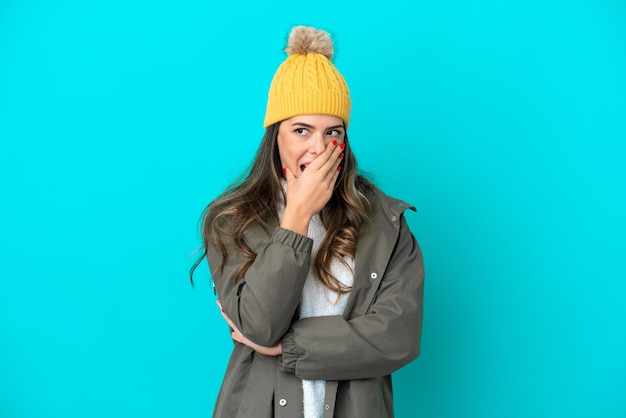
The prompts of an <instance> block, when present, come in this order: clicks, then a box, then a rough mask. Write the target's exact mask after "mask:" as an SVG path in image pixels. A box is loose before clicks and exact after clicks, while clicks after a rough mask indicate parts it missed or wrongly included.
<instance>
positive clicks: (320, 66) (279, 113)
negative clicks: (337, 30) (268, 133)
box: [263, 26, 352, 128]
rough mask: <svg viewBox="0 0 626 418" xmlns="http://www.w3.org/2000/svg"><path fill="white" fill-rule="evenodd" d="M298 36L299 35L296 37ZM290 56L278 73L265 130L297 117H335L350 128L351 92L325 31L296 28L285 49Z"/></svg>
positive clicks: (274, 79)
mask: <svg viewBox="0 0 626 418" xmlns="http://www.w3.org/2000/svg"><path fill="white" fill-rule="evenodd" d="M294 35H295V36H294ZM285 50H286V51H287V53H288V54H289V57H288V58H287V59H286V60H285V61H283V63H282V64H281V65H280V67H278V70H277V71H276V73H275V74H274V78H273V79H272V84H271V85H270V90H269V93H268V98H267V109H266V112H265V121H264V123H263V126H264V127H266V128H267V127H268V126H270V125H272V124H274V123H276V122H280V121H283V120H285V119H289V118H291V117H293V116H297V115H314V114H323V115H333V116H337V117H338V118H341V119H342V120H343V121H344V123H345V125H346V128H347V127H348V124H349V122H350V108H351V106H352V103H351V101H350V92H349V90H348V85H347V83H346V80H345V79H344V78H343V76H342V75H341V73H340V72H339V71H338V70H337V68H335V66H334V65H333V63H332V62H331V60H330V59H331V58H332V52H333V42H332V40H331V39H330V35H328V33H327V32H325V31H322V30H317V29H314V28H311V27H306V26H297V27H295V28H293V30H292V33H291V35H290V37H289V44H288V45H287V48H285Z"/></svg>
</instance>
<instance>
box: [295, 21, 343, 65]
mask: <svg viewBox="0 0 626 418" xmlns="http://www.w3.org/2000/svg"><path fill="white" fill-rule="evenodd" d="M285 52H286V53H287V55H294V54H300V55H306V54H309V53H317V54H322V55H324V56H325V57H326V58H328V59H332V57H333V53H334V52H335V51H334V48H333V41H331V40H330V35H328V32H326V31H323V30H319V29H315V28H312V27H310V26H296V27H295V28H293V29H292V30H291V33H290V34H289V39H288V40H287V46H286V47H285Z"/></svg>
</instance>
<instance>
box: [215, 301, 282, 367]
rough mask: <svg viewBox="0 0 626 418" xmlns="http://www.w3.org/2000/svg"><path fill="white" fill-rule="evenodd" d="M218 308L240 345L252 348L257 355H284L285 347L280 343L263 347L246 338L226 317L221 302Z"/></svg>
mask: <svg viewBox="0 0 626 418" xmlns="http://www.w3.org/2000/svg"><path fill="white" fill-rule="evenodd" d="M217 306H219V307H220V310H221V311H222V316H223V317H224V319H225V320H226V322H228V325H229V326H230V328H231V329H232V330H233V332H232V334H231V336H232V337H233V340H235V341H237V342H238V343H241V344H244V345H247V346H248V347H250V348H251V349H253V350H254V351H256V352H257V353H259V354H263V355H264V356H280V355H281V354H282V353H283V347H282V345H281V344H280V343H278V344H277V345H275V346H274V347H264V346H262V345H258V344H255V343H253V342H252V341H250V340H249V339H248V338H246V336H245V335H243V334H242V333H241V331H239V329H238V328H237V327H236V326H235V324H234V323H233V321H231V319H230V318H229V317H228V315H226V312H224V309H223V308H222V304H221V303H220V301H219V300H218V301H217Z"/></svg>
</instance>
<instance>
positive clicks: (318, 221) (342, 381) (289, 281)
mask: <svg viewBox="0 0 626 418" xmlns="http://www.w3.org/2000/svg"><path fill="white" fill-rule="evenodd" d="M286 52H287V54H288V55H289V56H288V58H287V59H286V60H285V61H284V62H283V63H282V65H281V66H280V67H279V69H278V71H277V72H276V74H275V75H274V79H273V81H272V84H271V87H270V92H269V96H268V103H267V111H266V116H265V124H264V125H265V128H266V132H265V136H264V137H263V140H262V142H261V145H260V148H259V150H258V152H257V155H256V158H255V159H254V162H253V164H252V166H251V168H250V169H249V171H248V172H247V173H246V175H245V176H244V178H243V180H241V181H239V182H237V183H235V184H233V185H232V186H231V187H229V188H228V189H227V190H226V191H225V192H224V193H223V194H222V195H221V196H220V197H218V198H217V199H216V200H215V201H213V202H212V203H211V204H209V205H208V206H207V208H206V210H205V212H204V215H203V223H202V233H203V237H204V254H203V257H205V256H206V258H207V260H208V262H209V267H210V270H211V274H212V276H213V280H214V283H215V287H216V290H217V293H218V296H219V300H218V304H219V306H220V308H221V309H222V315H223V317H224V319H225V320H226V321H227V322H228V324H229V325H230V327H231V330H232V333H231V337H232V339H233V340H234V341H235V345H234V348H233V352H232V355H231V358H230V362H229V364H228V369H227V371H226V376H225V377H224V381H223V384H222V388H221V390H220V393H219V396H218V400H217V404H216V406H215V411H214V416H215V417H225V418H233V417H251V418H265V417H289V418H291V417H304V418H318V417H341V418H352V417H354V418H357V417H358V418H365V417H392V416H393V401H392V390H391V373H392V372H394V371H395V370H397V369H399V368H400V367H402V366H404V365H405V364H407V363H408V362H410V361H411V360H413V359H415V358H416V357H417V355H418V353H419V347H420V335H421V324H422V296H423V281H424V270H423V264H422V254H421V251H420V249H419V247H418V244H417V242H416V241H415V239H414V237H413V235H412V234H411V232H410V231H409V228H408V226H407V223H406V221H405V219H404V216H403V214H404V211H405V210H406V209H413V208H412V207H411V206H409V205H407V204H406V203H404V202H402V201H400V200H396V199H393V198H390V197H388V196H386V195H384V194H383V193H382V192H381V191H380V190H379V189H377V188H376V187H375V186H374V185H373V184H372V183H370V182H369V181H368V180H366V179H365V178H364V177H362V176H360V175H359V174H357V164H356V160H355V158H354V154H353V153H352V148H351V145H350V142H349V141H348V136H347V133H346V131H347V128H348V124H349V119H350V106H351V102H350V96H349V92H348V87H347V85H346V82H345V80H344V78H343V77H342V75H341V74H340V73H339V72H338V71H337V69H336V68H335V66H334V65H333V64H332V63H331V61H330V58H331V57H332V54H333V44H332V41H331V40H330V37H329V36H328V34H327V33H326V32H324V31H320V30H316V29H314V28H311V27H304V26H299V27H295V28H294V29H293V30H292V32H291V34H290V36H289V40H288V45H287V48H286ZM199 262H200V260H198V262H197V263H196V265H194V267H193V268H192V273H193V269H194V268H195V267H196V266H197V264H198V263H199Z"/></svg>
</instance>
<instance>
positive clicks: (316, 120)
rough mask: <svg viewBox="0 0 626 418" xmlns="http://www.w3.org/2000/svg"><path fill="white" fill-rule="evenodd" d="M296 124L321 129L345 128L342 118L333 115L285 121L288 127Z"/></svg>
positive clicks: (302, 117) (284, 123) (299, 116)
mask: <svg viewBox="0 0 626 418" xmlns="http://www.w3.org/2000/svg"><path fill="white" fill-rule="evenodd" d="M296 123H302V124H305V125H310V126H314V127H316V128H320V129H321V128H328V127H331V126H343V120H342V119H341V118H338V117H337V116H332V115H298V116H293V117H291V118H289V119H286V120H285V121H283V125H287V126H290V125H293V124H296Z"/></svg>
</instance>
